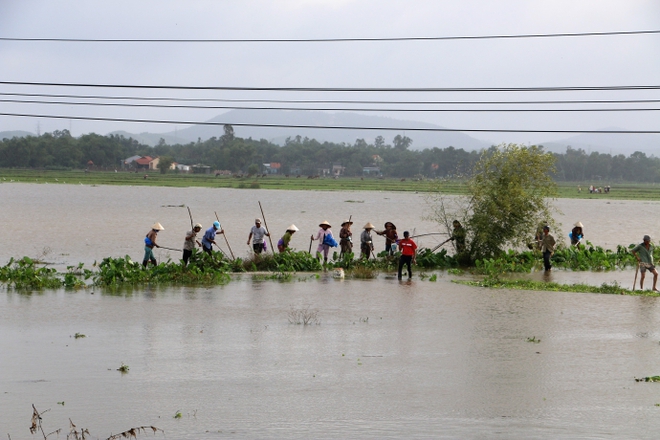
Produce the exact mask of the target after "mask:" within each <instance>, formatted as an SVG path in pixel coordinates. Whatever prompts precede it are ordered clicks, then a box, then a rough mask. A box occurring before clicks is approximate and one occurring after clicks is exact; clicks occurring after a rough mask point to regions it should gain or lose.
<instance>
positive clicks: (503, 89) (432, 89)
mask: <svg viewBox="0 0 660 440" xmlns="http://www.w3.org/2000/svg"><path fill="white" fill-rule="evenodd" d="M0 84H4V85H13V86H47V87H91V88H117V89H167V90H226V91H246V92H249V91H254V92H425V93H428V92H575V91H623V90H660V86H657V85H624V86H569V87H559V86H557V87H427V88H424V87H409V88H405V87H404V88H388V87H370V88H356V87H239V86H170V85H146V84H132V85H131V84H85V83H54V82H27V81H0Z"/></svg>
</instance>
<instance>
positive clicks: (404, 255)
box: [399, 231, 417, 279]
mask: <svg viewBox="0 0 660 440" xmlns="http://www.w3.org/2000/svg"><path fill="white" fill-rule="evenodd" d="M399 250H400V251H401V257H400V258H399V279H401V270H402V269H403V265H404V264H405V265H406V266H408V278H412V269H411V266H410V264H411V263H414V262H415V258H416V257H417V245H416V244H415V242H414V241H412V239H410V233H409V232H408V231H405V232H404V233H403V240H399Z"/></svg>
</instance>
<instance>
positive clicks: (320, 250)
mask: <svg viewBox="0 0 660 440" xmlns="http://www.w3.org/2000/svg"><path fill="white" fill-rule="evenodd" d="M457 223H458V222H457V221H456V222H454V229H455V233H454V234H453V235H452V237H451V238H450V240H454V239H457V244H458V246H459V247H460V248H463V249H464V247H465V233H464V231H463V229H462V227H460V223H458V229H457V225H456V224H457ZM351 225H353V222H352V221H351V219H348V220H345V221H344V222H343V223H342V224H341V230H340V232H339V243H338V242H337V241H336V240H335V238H334V236H333V234H332V230H331V227H332V226H331V225H330V223H329V222H328V221H323V222H321V223H320V224H319V231H318V232H317V233H316V235H312V236H311V237H310V244H309V247H310V249H309V251H310V253H311V248H312V243H313V242H314V241H318V246H317V248H316V255H317V256H318V258H323V263H324V264H325V263H327V261H328V253H329V252H330V248H333V247H337V246H339V247H340V250H341V255H345V254H350V253H353V232H352V231H351ZM383 227H384V229H383V230H381V231H377V230H375V226H374V225H373V224H372V223H370V222H369V223H367V224H366V225H364V226H363V227H362V229H363V231H362V232H361V233H360V258H362V259H365V260H368V259H369V258H370V257H372V256H373V257H374V258H375V255H374V245H373V238H372V235H371V234H372V232H375V233H376V234H377V235H381V236H384V237H385V252H386V253H387V255H394V254H395V253H396V252H397V250H398V251H400V252H401V256H400V257H399V271H398V276H399V279H401V277H402V270H403V267H404V266H406V268H407V270H408V277H409V278H410V277H412V268H411V265H412V264H413V263H415V257H416V256H417V244H416V243H415V242H414V241H413V240H412V238H411V237H410V233H409V232H408V231H404V232H403V238H400V237H399V235H398V233H397V230H396V226H395V225H394V223H392V222H386V223H385V224H384V226H383ZM164 229H165V228H163V226H162V225H161V224H160V223H155V224H154V225H153V226H152V227H151V230H150V231H149V232H148V233H147V235H146V237H145V239H144V244H145V247H144V258H143V260H142V265H143V266H144V267H145V268H146V267H147V265H148V264H149V262H151V263H152V264H153V265H156V264H157V261H156V257H155V256H154V253H153V249H154V248H155V247H157V248H159V247H162V246H160V245H158V244H157V243H156V240H157V236H158V232H159V231H162V230H164ZM201 230H202V225H201V224H199V223H197V224H195V225H194V226H193V227H192V229H191V230H189V231H188V232H186V236H185V240H184V242H183V258H182V259H183V264H184V265H187V264H188V261H189V260H190V257H191V256H192V253H193V250H194V249H195V245H197V246H199V247H201V248H202V250H203V251H204V252H206V253H208V254H209V255H212V251H213V246H214V245H215V246H218V247H219V245H218V244H217V243H216V241H215V239H216V235H218V234H224V233H225V231H224V229H222V227H221V225H220V222H219V221H214V222H213V224H212V225H211V227H210V228H208V229H207V230H206V231H205V232H204V235H203V236H202V238H201V242H200V240H199V239H198V234H199V233H200V231H201ZM298 230H299V229H298V228H297V227H296V225H294V224H291V225H290V226H289V227H288V228H287V229H286V231H285V233H284V235H283V236H282V238H280V239H279V241H278V242H277V250H278V251H279V252H280V253H282V252H285V251H286V250H287V249H288V248H289V243H290V242H291V237H292V236H293V234H294V233H296V232H297V231H298ZM456 231H458V234H457V233H456ZM461 232H462V233H461ZM265 237H269V238H270V233H269V232H268V230H267V229H266V228H265V227H263V226H262V225H261V219H255V221H254V226H252V228H251V229H250V233H249V235H248V239H247V245H248V246H250V245H252V250H253V252H254V253H255V255H259V254H261V253H262V252H265V251H267V249H268V247H267V245H266V240H265ZM227 244H228V243H227ZM164 249H169V250H176V249H170V248H164Z"/></svg>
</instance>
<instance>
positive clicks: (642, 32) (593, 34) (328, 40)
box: [0, 30, 660, 43]
mask: <svg viewBox="0 0 660 440" xmlns="http://www.w3.org/2000/svg"><path fill="white" fill-rule="evenodd" d="M654 34H660V30H639V31H610V32H560V33H549V34H499V35H455V36H444V37H349V38H199V39H197V38H190V39H188V38H184V39H175V38H40V37H29V38H27V37H0V41H15V42H29V43H40V42H47V43H349V42H350V43H356V42H366V43H369V42H388V41H451V40H512V39H523V38H566V37H569V38H575V37H603V36H627V35H654Z"/></svg>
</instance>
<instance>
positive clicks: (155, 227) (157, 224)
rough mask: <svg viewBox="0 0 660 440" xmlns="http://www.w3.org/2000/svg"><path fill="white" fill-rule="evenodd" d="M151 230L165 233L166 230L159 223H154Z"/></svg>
mask: <svg viewBox="0 0 660 440" xmlns="http://www.w3.org/2000/svg"><path fill="white" fill-rule="evenodd" d="M151 229H155V230H156V231H164V230H165V228H164V227H163V225H161V224H160V223H158V222H156V223H154V225H153V226H152V227H151Z"/></svg>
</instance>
